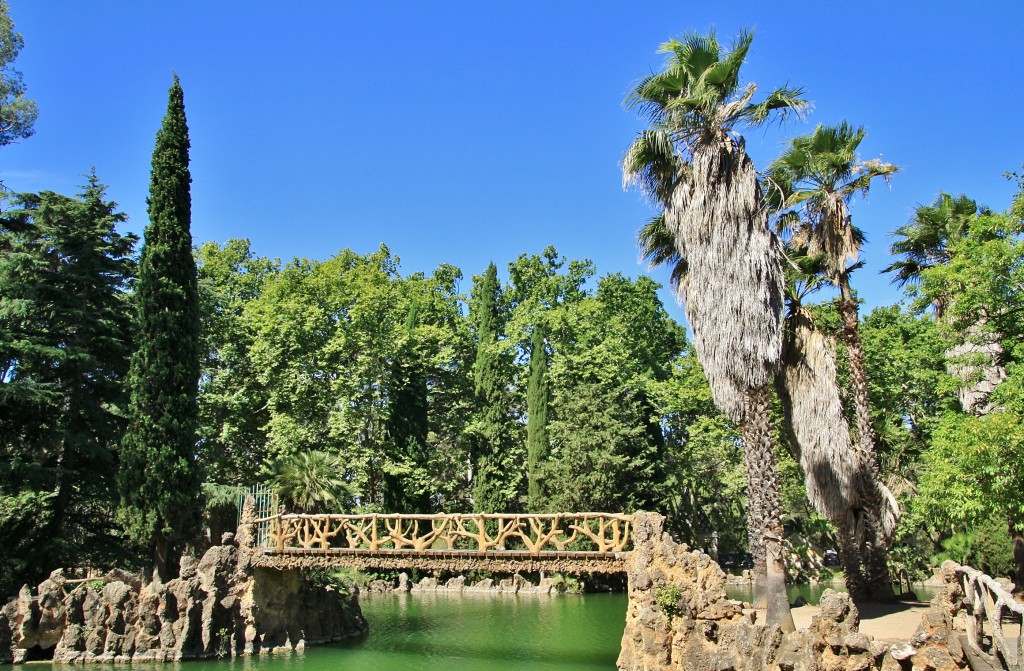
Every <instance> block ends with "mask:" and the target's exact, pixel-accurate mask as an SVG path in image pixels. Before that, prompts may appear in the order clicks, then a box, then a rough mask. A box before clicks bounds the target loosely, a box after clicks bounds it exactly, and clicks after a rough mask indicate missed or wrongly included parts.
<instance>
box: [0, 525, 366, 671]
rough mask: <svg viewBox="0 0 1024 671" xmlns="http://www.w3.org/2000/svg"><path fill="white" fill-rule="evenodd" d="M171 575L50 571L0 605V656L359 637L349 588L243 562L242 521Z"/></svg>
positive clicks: (197, 654) (159, 655)
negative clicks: (156, 578)
mask: <svg viewBox="0 0 1024 671" xmlns="http://www.w3.org/2000/svg"><path fill="white" fill-rule="evenodd" d="M238 536H239V538H238V540H237V541H236V539H235V535H234V534H225V535H224V538H223V539H222V543H221V544H220V545H216V546H214V547H211V548H210V549H209V550H207V551H206V553H205V554H203V556H202V558H200V559H198V560H197V559H195V558H192V557H184V558H183V559H182V561H181V570H180V576H179V577H178V578H175V579H173V580H170V581H168V582H167V583H161V582H149V583H146V582H144V581H143V580H142V578H141V577H140V576H138V575H133V574H129V573H125V572H121V571H114V572H112V573H109V574H107V575H106V576H104V577H103V578H100V579H96V580H90V581H88V582H81V581H69V580H67V579H65V576H64V574H63V572H62V571H61V570H57V571H54V572H53V573H52V574H51V575H50V577H49V578H48V579H46V580H44V581H43V582H42V583H41V584H40V585H39V586H38V588H37V590H35V591H34V592H33V590H31V589H30V588H29V587H28V586H25V587H23V588H22V589H21V592H20V593H19V594H18V597H17V599H14V600H12V601H10V602H8V603H7V604H6V605H5V606H4V607H3V608H2V609H0V662H7V663H15V664H19V663H22V662H27V661H36V660H53V661H54V662H56V663H65V664H68V663H91V662H98V663H111V662H113V663H126V662H153V661H180V660H188V659H207V658H228V657H234V656H240V655H256V654H267V653H281V652H292V651H296V650H301V649H303V648H304V647H305V646H306V645H311V644H315V643H326V642H330V641H339V640H343V639H346V638H351V637H355V636H361V635H363V634H365V633H366V631H367V624H366V621H365V620H364V619H363V616H362V612H361V611H360V609H359V604H358V601H357V598H356V595H355V594H354V593H353V594H349V593H346V592H341V591H338V590H337V589H335V588H333V587H331V586H321V585H316V584H314V583H313V582H311V581H310V580H309V579H308V578H306V577H304V576H303V575H302V574H301V573H300V572H298V571H271V570H267V569H260V568H256V567H254V566H253V565H252V561H251V560H252V550H251V543H249V538H248V531H247V527H246V526H245V525H243V526H242V527H240V528H239V534H238Z"/></svg>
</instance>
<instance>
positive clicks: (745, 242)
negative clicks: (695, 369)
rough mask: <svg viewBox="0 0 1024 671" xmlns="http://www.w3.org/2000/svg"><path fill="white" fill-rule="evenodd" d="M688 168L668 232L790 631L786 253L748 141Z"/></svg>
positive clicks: (702, 156)
mask: <svg viewBox="0 0 1024 671" xmlns="http://www.w3.org/2000/svg"><path fill="white" fill-rule="evenodd" d="M690 168H691V169H690V171H689V174H688V176H687V178H686V179H685V180H683V181H682V182H681V183H680V184H679V186H678V187H677V188H676V189H675V190H674V191H673V194H672V198H671V203H669V206H668V207H667V208H666V210H665V223H666V225H667V226H668V228H669V230H670V231H671V232H672V235H673V237H674V238H675V244H676V248H677V250H678V252H679V256H680V258H683V259H686V261H687V264H688V265H687V273H686V276H685V278H684V279H683V281H682V283H681V285H680V290H681V293H682V295H683V298H684V301H685V305H686V317H687V319H688V320H689V322H690V325H691V326H692V327H693V343H694V349H695V350H696V352H697V358H698V359H699V360H700V363H701V366H702V367H703V368H704V374H705V375H706V376H707V379H708V383H709V385H710V387H711V393H712V396H713V398H714V401H715V405H716V406H717V407H718V408H719V409H720V410H721V411H722V412H723V413H725V415H726V416H727V417H728V418H729V419H731V420H732V421H734V422H737V423H739V424H741V425H742V426H743V427H744V429H743V433H744V444H745V451H746V452H745V454H746V464H747V487H748V489H747V491H748V499H749V510H748V517H747V520H748V522H747V526H748V531H749V534H750V544H751V552H752V553H753V554H754V556H755V557H756V559H755V562H756V567H757V569H758V576H759V577H758V580H757V584H758V587H760V586H761V585H762V584H764V585H765V589H772V590H773V592H772V594H771V595H767V594H766V596H768V606H769V610H768V622H769V623H778V624H780V625H782V626H783V627H786V626H789V627H792V615H790V613H789V603H788V601H787V600H786V590H785V571H784V570H782V565H781V559H782V557H781V537H782V522H781V507H780V505H779V498H780V497H779V482H778V478H777V476H776V473H775V454H774V452H773V450H772V439H771V431H770V426H771V424H770V417H769V409H770V396H769V392H768V390H769V388H770V385H771V384H772V381H773V380H774V378H775V375H776V373H777V372H778V369H779V362H780V359H781V357H782V308H783V296H784V282H783V274H782V264H781V249H780V245H779V242H778V239H777V238H776V237H775V235H774V234H773V233H772V232H771V231H770V230H769V229H768V226H767V220H766V214H765V211H764V209H763V208H761V207H760V194H759V193H758V187H757V173H756V171H755V170H754V163H753V161H751V160H750V157H749V156H747V154H746V151H745V149H744V144H743V141H742V139H740V140H738V141H735V142H734V141H733V140H732V139H731V138H730V137H729V136H728V135H727V134H725V133H724V132H722V133H716V134H714V135H713V136H708V137H703V138H701V139H700V141H699V142H698V144H697V146H696V147H695V148H694V150H693V161H692V163H691V165H690ZM774 539H778V541H777V542H778V550H779V552H777V553H776V552H775V551H774V550H775V549H776V546H775V545H769V548H768V549H770V550H772V552H765V541H766V540H769V541H770V542H771V543H775V542H776V541H775V540H774ZM769 573H770V575H771V576H772V580H767V576H768V575H769ZM762 576H763V577H762ZM758 591H762V590H758Z"/></svg>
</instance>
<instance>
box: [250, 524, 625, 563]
mask: <svg viewBox="0 0 1024 671" xmlns="http://www.w3.org/2000/svg"><path fill="white" fill-rule="evenodd" d="M632 524H633V516H632V515H622V514H613V513H550V514H525V513H524V514H458V513H455V514H436V515H399V514H367V515H299V514H281V515H272V516H267V517H262V518H260V519H257V520H256V531H257V533H256V536H257V546H256V550H257V552H256V557H255V558H254V561H255V562H256V564H257V565H258V566H261V567H265V568H279V569H292V568H314V567H342V566H344V567H353V568H359V569H385V570H390V569H412V568H419V569H432V570H442V571H467V570H488V571H494V572H502V573H504V572H508V573H514V572H526V571H566V572H573V573H621V572H624V571H625V570H626V556H627V555H628V552H629V549H630V530H631V527H632Z"/></svg>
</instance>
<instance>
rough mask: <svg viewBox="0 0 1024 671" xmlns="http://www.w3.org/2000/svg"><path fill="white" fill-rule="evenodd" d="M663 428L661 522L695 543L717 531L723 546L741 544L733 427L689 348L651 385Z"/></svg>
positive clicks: (738, 449) (742, 502) (738, 448)
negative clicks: (661, 377)
mask: <svg viewBox="0 0 1024 671" xmlns="http://www.w3.org/2000/svg"><path fill="white" fill-rule="evenodd" d="M651 392H652V398H653V399H654V401H655V407H656V412H657V415H658V416H659V417H661V424H662V425H663V427H664V431H665V442H666V454H665V460H664V461H665V465H664V468H665V473H666V480H665V488H664V491H665V503H664V508H663V509H662V512H664V513H665V514H666V515H667V517H668V519H667V520H666V526H667V528H668V530H669V531H670V532H671V533H672V534H673V535H674V536H676V537H677V538H680V539H681V540H683V541H684V542H686V543H690V544H691V545H700V544H701V539H702V538H703V537H705V536H706V535H707V534H709V533H711V532H713V531H717V532H718V534H719V547H720V548H722V549H723V550H725V551H739V550H741V549H744V548H746V546H747V540H746V526H745V522H744V515H745V510H746V494H745V489H746V483H745V479H744V469H743V448H742V445H741V444H740V442H739V432H738V431H737V429H736V427H735V425H733V424H732V423H731V422H729V421H728V420H727V419H726V418H725V416H724V415H722V414H721V413H720V412H719V411H718V410H717V409H716V408H715V406H714V402H713V401H712V399H711V389H710V388H709V387H708V384H707V380H706V379H705V378H704V374H703V372H702V371H701V367H700V363H699V362H698V361H697V356H696V355H695V354H694V353H693V351H692V350H690V349H689V348H685V349H684V350H683V353H682V354H680V355H679V356H677V357H675V358H674V359H673V360H672V361H671V372H670V376H669V377H668V378H667V379H665V380H660V381H656V382H654V383H652V384H651Z"/></svg>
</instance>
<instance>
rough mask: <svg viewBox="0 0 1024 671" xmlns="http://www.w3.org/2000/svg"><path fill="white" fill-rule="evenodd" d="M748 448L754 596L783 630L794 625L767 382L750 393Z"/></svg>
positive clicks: (746, 424) (745, 445) (745, 442)
mask: <svg viewBox="0 0 1024 671" xmlns="http://www.w3.org/2000/svg"><path fill="white" fill-rule="evenodd" d="M743 449H744V455H745V457H746V466H747V499H748V501H749V507H748V509H747V529H748V532H749V534H750V545H751V549H752V550H753V549H754V548H757V550H756V552H757V554H755V560H754V561H755V563H754V569H755V576H756V581H757V582H756V584H755V600H762V599H763V605H764V607H765V608H766V609H767V611H768V612H767V615H766V619H767V621H768V622H769V623H777V624H778V625H779V626H781V627H782V630H783V631H793V630H794V626H793V615H792V613H791V612H790V609H789V598H788V596H787V595H786V567H785V562H784V560H783V546H782V537H783V530H782V496H781V494H780V487H779V475H778V470H777V469H776V467H775V450H774V448H773V446H772V432H771V393H770V387H768V386H767V385H765V386H764V387H761V388H759V389H752V390H750V391H749V392H748V393H747V418H746V421H745V422H744V423H743ZM756 605H758V606H761V604H760V603H759V604H756Z"/></svg>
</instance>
